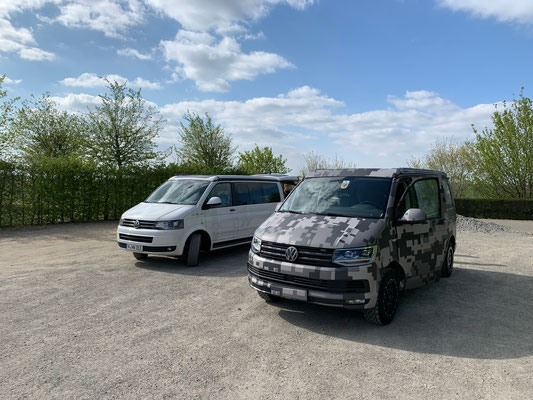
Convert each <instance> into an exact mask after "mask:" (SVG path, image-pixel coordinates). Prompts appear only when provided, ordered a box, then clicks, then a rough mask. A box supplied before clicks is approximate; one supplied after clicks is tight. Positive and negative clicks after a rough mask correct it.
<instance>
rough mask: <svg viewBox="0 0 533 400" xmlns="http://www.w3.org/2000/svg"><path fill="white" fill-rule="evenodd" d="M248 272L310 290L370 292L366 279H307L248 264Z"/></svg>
mask: <svg viewBox="0 0 533 400" xmlns="http://www.w3.org/2000/svg"><path fill="white" fill-rule="evenodd" d="M248 272H249V273H251V274H252V275H255V276H257V277H259V278H262V279H266V280H268V281H275V282H282V283H288V284H291V285H293V286H301V287H304V288H308V289H320V290H326V291H328V292H340V293H365V292H368V291H369V290H370V286H369V284H368V281H367V280H366V279H358V280H326V279H315V278H305V277H302V276H294V275H287V274H282V273H280V272H273V271H268V270H265V269H261V268H256V267H254V266H252V265H250V264H248Z"/></svg>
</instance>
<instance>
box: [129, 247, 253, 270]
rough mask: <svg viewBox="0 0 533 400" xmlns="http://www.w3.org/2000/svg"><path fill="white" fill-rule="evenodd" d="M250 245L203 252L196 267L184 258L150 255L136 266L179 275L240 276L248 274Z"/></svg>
mask: <svg viewBox="0 0 533 400" xmlns="http://www.w3.org/2000/svg"><path fill="white" fill-rule="evenodd" d="M249 249H250V245H249V244H247V245H242V246H236V247H232V248H227V249H220V250H216V251H211V252H209V253H201V254H200V261H199V263H198V265H197V266H196V267H188V266H186V265H185V263H184V261H183V259H182V258H181V257H180V258H171V257H158V256H153V255H151V256H149V257H148V258H147V259H146V260H143V261H137V262H136V263H135V266H136V267H138V268H143V269H147V270H150V271H157V272H166V273H169V274H179V275H196V276H221V277H240V276H246V275H247V270H246V260H247V258H248V251H249Z"/></svg>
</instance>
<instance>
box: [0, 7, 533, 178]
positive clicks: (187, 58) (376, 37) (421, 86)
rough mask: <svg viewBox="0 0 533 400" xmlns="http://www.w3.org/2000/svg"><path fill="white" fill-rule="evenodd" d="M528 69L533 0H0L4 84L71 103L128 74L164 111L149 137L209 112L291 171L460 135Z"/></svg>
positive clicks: (361, 160)
mask: <svg viewBox="0 0 533 400" xmlns="http://www.w3.org/2000/svg"><path fill="white" fill-rule="evenodd" d="M532 71H533V1H532V0H513V1H512V2H509V1H508V0H490V1H486V0H194V1H193V0H17V1H13V0H0V75H2V74H6V79H5V81H4V88H5V89H7V90H8V93H9V95H10V96H20V97H22V98H28V97H29V96H30V95H31V94H34V95H36V96H40V95H41V94H43V93H45V92H48V93H50V95H51V96H52V98H53V99H54V101H56V102H57V103H58V105H59V106H60V107H62V108H65V109H67V110H70V111H73V112H79V111H83V110H86V109H87V108H88V107H89V108H90V107H93V106H94V104H97V103H98V101H99V98H98V94H102V93H104V92H105V90H106V88H105V81H104V80H103V78H104V77H107V78H108V79H109V80H111V81H112V80H116V81H118V82H125V81H127V82H128V85H130V86H131V87H133V88H141V90H142V95H143V97H144V98H145V99H146V100H147V101H148V102H149V104H153V105H154V106H156V107H157V108H158V109H159V111H160V113H161V116H162V117H163V118H164V119H165V120H166V122H165V124H164V129H163V130H162V131H161V133H160V137H159V139H158V146H159V148H160V149H161V150H165V149H167V148H169V147H171V146H173V145H176V144H178V133H177V129H178V126H179V122H180V121H181V120H182V117H183V114H184V113H185V112H186V111H187V110H191V111H194V112H197V113H199V114H204V113H206V112H207V113H209V114H210V115H212V116H213V117H214V119H215V121H216V122H217V123H220V124H221V125H222V126H223V127H224V128H225V132H226V133H227V134H230V135H231V136H232V139H233V142H234V144H235V145H237V146H238V151H245V150H249V149H251V148H253V147H254V146H255V144H257V145H259V146H270V147H272V148H273V150H274V152H275V153H277V154H283V156H284V157H285V158H287V160H288V166H289V167H290V168H292V169H293V171H294V172H297V171H298V170H299V168H300V167H301V166H302V165H303V163H304V156H305V154H308V153H310V152H318V153H320V154H323V155H324V156H325V157H326V158H330V159H333V158H335V157H337V158H342V159H343V160H344V161H346V162H349V163H354V164H355V165H357V166H358V167H399V166H405V165H406V163H407V161H408V160H409V159H411V158H412V157H420V156H422V155H423V154H424V153H426V152H427V150H428V149H429V148H431V146H432V145H433V144H434V143H435V141H436V140H443V139H452V140H455V141H456V142H461V141H463V140H466V139H472V138H473V131H472V126H471V125H472V124H474V125H475V126H476V128H483V127H490V126H491V119H490V116H491V113H492V112H493V111H494V105H495V104H498V103H500V102H502V101H504V100H507V101H512V99H513V98H514V97H516V96H518V94H519V93H520V90H521V87H525V90H524V93H525V94H526V95H529V93H531V90H532V89H531V88H532V86H533V73H532ZM529 97H531V96H529Z"/></svg>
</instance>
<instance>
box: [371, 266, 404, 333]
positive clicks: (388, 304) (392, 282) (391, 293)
mask: <svg viewBox="0 0 533 400" xmlns="http://www.w3.org/2000/svg"><path fill="white" fill-rule="evenodd" d="M399 294H400V282H399V280H398V275H397V274H396V271H394V270H393V269H392V268H386V269H385V272H384V273H383V276H382V278H381V284H380V285H379V290H378V300H377V302H376V306H375V307H374V308H370V309H367V310H365V311H364V313H365V319H366V320H367V321H368V322H370V323H372V324H374V325H388V324H390V323H391V322H392V320H393V319H394V315H396V310H397V309H398V301H399Z"/></svg>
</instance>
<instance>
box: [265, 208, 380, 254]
mask: <svg viewBox="0 0 533 400" xmlns="http://www.w3.org/2000/svg"><path fill="white" fill-rule="evenodd" d="M385 227H386V223H385V220H383V219H369V218H349V217H330V216H326V215H311V214H291V213H287V212H276V213H274V214H272V215H271V216H270V218H268V219H267V220H266V221H265V222H263V224H261V226H260V227H259V228H257V230H256V231H255V235H256V236H257V237H258V238H259V239H261V240H265V241H268V242H277V243H283V244H289V245H294V246H308V247H323V248H330V249H335V248H337V249H340V248H349V247H362V246H368V245H373V244H375V243H376V241H377V239H378V238H379V236H380V234H381V232H383V230H384V229H385Z"/></svg>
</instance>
